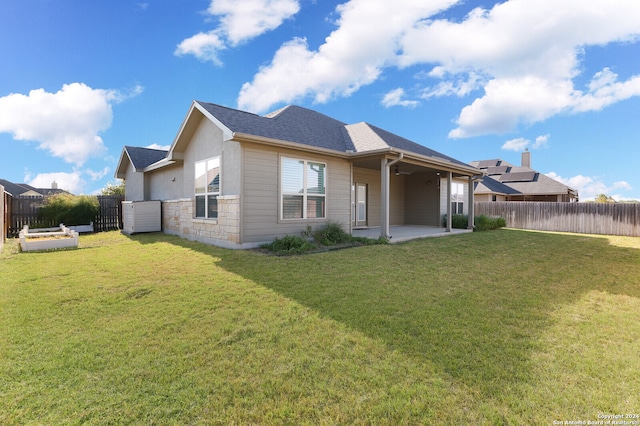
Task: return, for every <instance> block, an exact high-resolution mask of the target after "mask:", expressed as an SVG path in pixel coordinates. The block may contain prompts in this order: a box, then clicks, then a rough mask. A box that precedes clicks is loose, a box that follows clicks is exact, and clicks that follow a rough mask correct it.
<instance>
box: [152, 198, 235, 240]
mask: <svg viewBox="0 0 640 426" xmlns="http://www.w3.org/2000/svg"><path fill="white" fill-rule="evenodd" d="M162 230H163V231H164V232H166V233H167V234H173V235H179V236H181V237H184V238H188V239H191V240H197V241H201V242H204V243H208V244H214V245H218V246H223V247H229V248H240V244H241V243H240V196H238V195H223V196H219V197H218V219H217V220H213V219H195V218H194V217H193V199H191V198H183V199H180V200H168V201H163V202H162Z"/></svg>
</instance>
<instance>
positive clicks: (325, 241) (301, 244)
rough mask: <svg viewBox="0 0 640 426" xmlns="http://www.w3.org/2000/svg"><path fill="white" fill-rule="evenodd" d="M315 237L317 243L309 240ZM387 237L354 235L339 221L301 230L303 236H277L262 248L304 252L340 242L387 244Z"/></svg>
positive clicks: (286, 253)
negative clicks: (343, 227)
mask: <svg viewBox="0 0 640 426" xmlns="http://www.w3.org/2000/svg"><path fill="white" fill-rule="evenodd" d="M311 237H313V238H314V240H315V242H316V243H317V244H314V243H312V242H310V241H309V239H310V238H311ZM388 242H389V241H387V240H386V239H385V238H378V239H372V238H365V237H354V236H352V235H349V234H348V233H346V232H345V231H344V230H343V229H342V226H341V225H340V224H339V223H334V222H329V223H328V224H327V226H325V227H324V228H322V229H320V230H318V231H316V232H313V230H312V228H311V226H307V229H306V230H304V231H302V232H301V236H300V237H298V236H294V235H285V236H284V237H282V238H276V239H275V240H274V241H273V242H272V243H269V244H263V245H262V246H260V248H262V249H265V250H269V251H272V252H274V253H275V254H278V255H289V254H303V253H307V252H310V251H313V250H316V249H318V248H319V246H320V248H323V247H331V246H336V245H339V244H344V245H345V246H357V245H374V244H387V243H388Z"/></svg>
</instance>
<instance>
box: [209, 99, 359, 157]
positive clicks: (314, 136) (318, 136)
mask: <svg viewBox="0 0 640 426" xmlns="http://www.w3.org/2000/svg"><path fill="white" fill-rule="evenodd" d="M198 104H200V105H201V106H202V107H203V108H204V109H205V110H207V112H209V113H210V114H211V115H213V116H214V117H215V118H216V119H218V120H219V121H220V122H221V123H222V124H224V125H225V126H226V127H227V128H229V130H231V131H232V132H234V133H246V134H249V135H254V136H262V137H265V138H272V139H278V140H282V141H287V142H295V143H300V144H303V145H308V146H313V147H317V148H325V149H332V150H335V151H341V152H346V151H347V150H353V144H352V143H351V140H349V139H348V138H345V136H346V134H345V132H344V126H345V123H343V122H341V121H338V120H336V119H334V118H331V117H328V116H326V115H324V114H321V113H319V112H316V111H312V110H310V109H306V108H302V107H299V106H294V105H290V106H288V107H285V108H281V109H280V110H278V111H276V112H274V113H272V114H268V115H266V116H259V115H256V114H253V113H250V112H245V111H240V110H236V109H232V108H227V107H223V106H220V105H216V104H211V103H207V102H198Z"/></svg>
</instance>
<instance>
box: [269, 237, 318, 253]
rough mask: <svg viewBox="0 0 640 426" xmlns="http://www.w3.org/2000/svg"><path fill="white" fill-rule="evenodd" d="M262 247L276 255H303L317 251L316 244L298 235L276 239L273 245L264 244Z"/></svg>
mask: <svg viewBox="0 0 640 426" xmlns="http://www.w3.org/2000/svg"><path fill="white" fill-rule="evenodd" d="M261 247H262V248H263V249H266V250H269V251H272V252H274V253H276V254H301V253H306V252H308V251H311V250H314V249H316V245H315V244H313V243H311V242H309V241H308V240H307V239H305V238H303V237H298V236H296V235H285V236H284V237H282V238H276V239H275V240H273V242H272V243H269V244H264V245H262V246H261Z"/></svg>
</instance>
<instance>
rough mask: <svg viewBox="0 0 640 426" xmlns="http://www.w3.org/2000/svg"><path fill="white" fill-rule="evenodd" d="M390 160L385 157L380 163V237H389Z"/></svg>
mask: <svg viewBox="0 0 640 426" xmlns="http://www.w3.org/2000/svg"><path fill="white" fill-rule="evenodd" d="M388 164H389V162H388V161H387V159H386V158H383V159H382V161H381V163H380V176H381V182H380V188H381V190H380V192H381V194H380V198H381V202H382V205H381V206H380V207H381V209H380V237H381V238H389V236H390V235H389V166H388Z"/></svg>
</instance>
